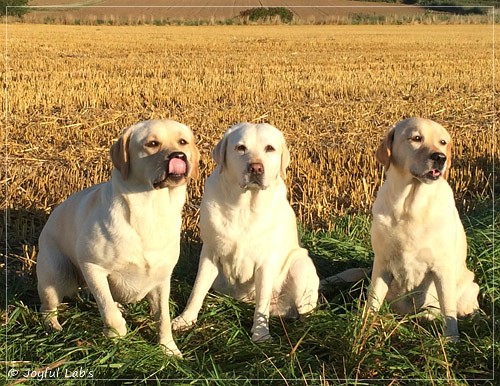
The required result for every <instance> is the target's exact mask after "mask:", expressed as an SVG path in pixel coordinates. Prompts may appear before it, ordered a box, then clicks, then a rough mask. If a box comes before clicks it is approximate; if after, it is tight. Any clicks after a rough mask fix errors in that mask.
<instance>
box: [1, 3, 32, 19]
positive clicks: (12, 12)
mask: <svg viewBox="0 0 500 386" xmlns="http://www.w3.org/2000/svg"><path fill="white" fill-rule="evenodd" d="M28 3H29V0H0V16H22V15H24V14H25V13H27V12H28V11H29V8H28V7H27V5H28Z"/></svg>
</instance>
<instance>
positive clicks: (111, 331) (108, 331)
mask: <svg viewBox="0 0 500 386" xmlns="http://www.w3.org/2000/svg"><path fill="white" fill-rule="evenodd" d="M104 335H106V336H107V337H108V338H116V337H121V336H125V335H127V324H126V323H125V319H123V318H122V320H121V321H120V323H118V324H116V325H115V326H104Z"/></svg>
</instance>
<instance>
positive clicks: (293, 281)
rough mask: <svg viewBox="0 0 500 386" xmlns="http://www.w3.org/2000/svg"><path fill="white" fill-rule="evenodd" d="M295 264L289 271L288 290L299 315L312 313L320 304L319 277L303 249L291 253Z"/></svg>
mask: <svg viewBox="0 0 500 386" xmlns="http://www.w3.org/2000/svg"><path fill="white" fill-rule="evenodd" d="M291 253H292V254H294V255H295V256H293V262H292V264H291V265H290V268H289V270H288V277H287V284H286V287H287V290H288V291H290V295H291V298H292V299H293V303H294V305H295V307H296V308H297V312H298V313H299V315H304V314H307V313H309V312H311V311H312V310H313V309H314V308H316V305H317V303H318V295H319V293H318V291H319V277H318V274H317V273H316V268H315V267H314V264H313V262H312V260H311V258H310V257H309V255H308V254H307V251H306V250H305V249H303V248H299V249H296V250H294V251H292V252H291Z"/></svg>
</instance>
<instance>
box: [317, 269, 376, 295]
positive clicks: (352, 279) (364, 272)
mask: <svg viewBox="0 0 500 386" xmlns="http://www.w3.org/2000/svg"><path fill="white" fill-rule="evenodd" d="M369 275H370V270H369V269H367V268H349V269H346V270H345V271H343V272H340V273H337V274H336V275H333V276H329V277H327V278H324V279H323V280H321V281H320V283H319V288H320V290H322V289H325V288H326V287H328V286H330V285H335V284H344V283H356V282H358V281H360V280H364V279H366V278H368V277H369Z"/></svg>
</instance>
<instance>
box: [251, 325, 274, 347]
mask: <svg viewBox="0 0 500 386" xmlns="http://www.w3.org/2000/svg"><path fill="white" fill-rule="evenodd" d="M269 339H271V334H270V333H269V328H267V327H266V326H257V327H254V328H252V341H253V342H255V343H261V342H265V341H266V340H269Z"/></svg>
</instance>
